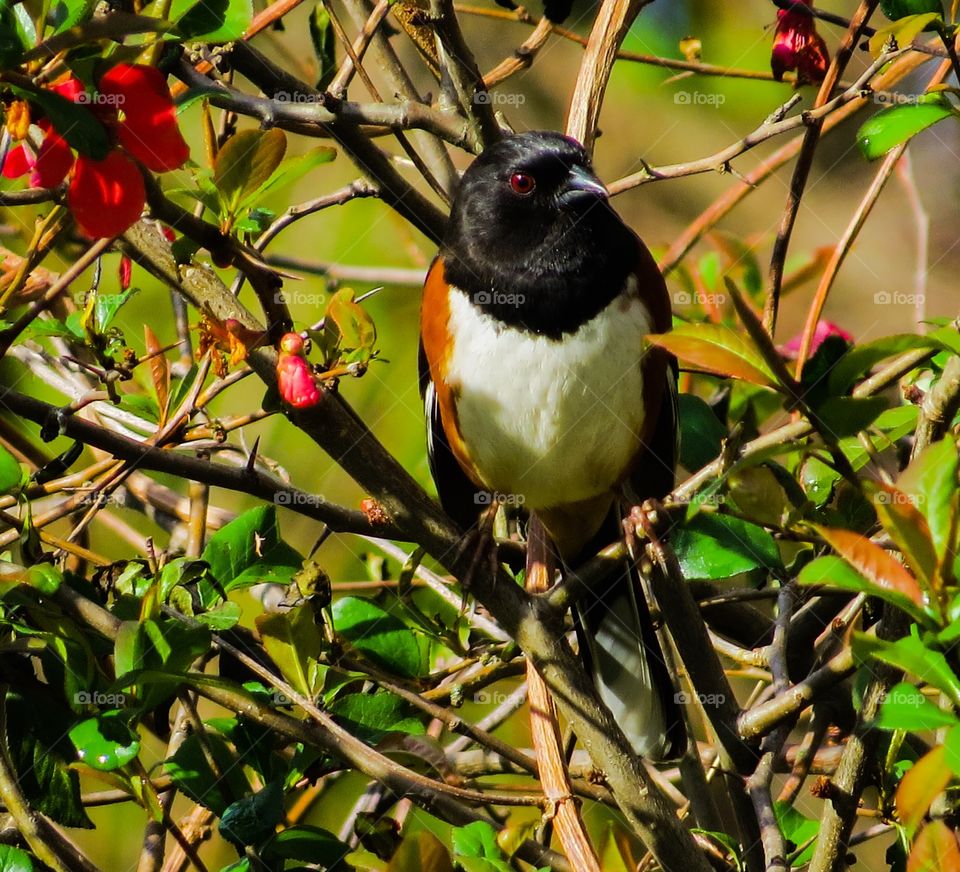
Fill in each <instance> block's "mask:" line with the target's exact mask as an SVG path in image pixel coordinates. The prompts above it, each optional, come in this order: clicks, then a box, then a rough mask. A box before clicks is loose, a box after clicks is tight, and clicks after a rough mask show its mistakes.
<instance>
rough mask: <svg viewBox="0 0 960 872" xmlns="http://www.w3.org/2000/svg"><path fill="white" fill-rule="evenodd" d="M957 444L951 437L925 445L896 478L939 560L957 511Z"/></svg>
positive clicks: (946, 551)
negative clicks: (925, 527) (921, 520)
mask: <svg viewBox="0 0 960 872" xmlns="http://www.w3.org/2000/svg"><path fill="white" fill-rule="evenodd" d="M957 474H958V461H957V446H956V444H955V443H954V441H953V439H952V438H951V437H949V436H948V437H947V438H946V439H942V440H941V441H940V442H936V443H934V444H933V445H930V446H928V447H927V448H926V449H925V450H924V451H923V452H921V454H920V455H919V457H917V458H915V459H914V460H913V461H912V462H911V464H910V465H909V466H908V467H907V468H906V469H905V470H904V472H903V473H902V474H901V476H900V478H899V479H898V480H897V487H898V488H899V489H900V490H901V491H903V492H904V493H906V494H909V496H910V497H911V498H912V502H913V503H914V504H915V505H916V507H917V509H918V510H919V512H920V514H921V515H923V516H924V517H925V518H926V519H927V525H928V526H929V528H930V538H931V539H932V540H933V546H934V549H935V550H936V552H937V558H938V559H939V560H940V562H941V564H942V563H943V562H944V561H945V560H946V558H947V557H948V555H949V552H950V549H951V546H952V542H951V534H952V530H953V521H954V516H955V514H956V512H957Z"/></svg>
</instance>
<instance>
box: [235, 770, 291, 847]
mask: <svg viewBox="0 0 960 872" xmlns="http://www.w3.org/2000/svg"><path fill="white" fill-rule="evenodd" d="M281 820H283V785H282V784H281V782H280V781H271V782H269V783H268V784H266V785H264V787H263V789H262V790H260V791H258V792H257V793H255V794H254V795H253V796H245V797H243V798H242V799H238V800H237V801H236V802H234V803H232V804H231V805H230V806H228V807H227V808H226V809H225V810H224V812H223V814H222V815H220V835H221V836H223V837H224V838H225V839H226V840H227V841H228V842H231V843H232V844H234V845H236V846H237V847H238V848H241V849H242V848H243V847H244V846H246V845H259V844H260V843H261V842H262V841H264V840H265V839H267V838H269V837H270V836H271V835H272V834H273V831H274V830H275V829H276V826H277V824H278V823H280V821H281Z"/></svg>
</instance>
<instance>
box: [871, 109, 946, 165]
mask: <svg viewBox="0 0 960 872" xmlns="http://www.w3.org/2000/svg"><path fill="white" fill-rule="evenodd" d="M953 114H954V112H953V108H952V107H951V105H950V104H949V103H948V102H947V100H946V98H944V97H943V96H942V95H941V94H939V93H936V94H932V95H929V96H928V97H920V98H918V102H917V103H911V104H904V105H902V106H892V107H891V108H889V109H884V110H882V111H881V112H878V113H877V114H876V115H874V116H873V118H870V119H868V120H867V121H866V122H864V124H863V126H862V127H861V128H860V129H859V130H858V131H857V145H859V146H860V151H861V152H863V156H864V157H865V158H866V159H867V160H875V159H876V158H878V157H881V156H882V155H884V154H886V153H887V152H888V151H890V150H891V149H893V148H896V147H897V146H898V145H900V144H901V143H903V142H906V141H907V140H908V139H910V138H911V137H913V136H916V135H917V134H918V133H920V132H921V131H922V130H926V129H927V128H928V127H932V126H933V125H934V124H936V123H937V122H938V121H943V119H944V118H948V117H949V116H950V115H953Z"/></svg>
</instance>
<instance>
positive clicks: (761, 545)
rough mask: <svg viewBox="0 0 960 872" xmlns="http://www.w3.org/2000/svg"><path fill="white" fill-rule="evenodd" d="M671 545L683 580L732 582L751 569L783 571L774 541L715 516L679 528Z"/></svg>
mask: <svg viewBox="0 0 960 872" xmlns="http://www.w3.org/2000/svg"><path fill="white" fill-rule="evenodd" d="M672 545H673V549H674V551H675V552H676V555H677V559H678V560H679V561H680V568H681V569H682V570H683V575H684V577H685V578H688V579H693V578H701V579H721V578H731V577H732V576H734V575H739V574H740V573H742V572H750V571H751V570H753V569H760V568H763V569H767V570H771V571H776V570H777V569H781V568H782V564H781V562H780V550H779V549H778V548H777V543H776V542H775V541H774V539H773V537H772V536H771V535H770V534H769V533H768V532H767V531H766V530H764V529H763V527H760V526H758V525H757V524H751V523H749V522H748V521H741V520H740V519H739V518H734V517H732V516H730V515H721V514H719V513H717V512H711V513H701V514H698V515H696V516H695V517H693V518H690V519H689V520H687V521H686V522H685V523H684V524H682V525H680V526H678V527H677V528H676V529H675V530H674V531H673V534H672Z"/></svg>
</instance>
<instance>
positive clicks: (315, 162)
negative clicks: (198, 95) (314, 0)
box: [244, 6, 337, 203]
mask: <svg viewBox="0 0 960 872" xmlns="http://www.w3.org/2000/svg"><path fill="white" fill-rule="evenodd" d="M317 8H318V9H319V8H322V7H321V6H318V7H317ZM336 156H337V150H336V149H335V148H332V147H331V146H329V145H318V146H317V147H316V148H312V149H310V151H308V152H305V153H304V154H298V155H297V156H296V157H291V158H287V159H286V160H285V161H284V162H283V163H282V164H280V166H279V167H277V169H276V170H274V172H273V174H272V175H271V176H270V178H269V179H267V180H266V181H265V182H264V183H263V184H262V185H261V186H260V187H259V188H257V189H256V190H255V191H254V192H253V193H252V194H251V195H250V196H251V197H254V198H257V199H260V198H262V197H264V196H266V194H268V193H269V192H270V191H272V190H274V189H275V188H279V187H282V186H284V185H294V184H296V183H297V182H299V181H300V179H302V178H303V177H304V176H305V175H306V174H307V173H309V172H310V170H312V169H314V168H316V167H318V166H320V165H321V164H325V163H330V161H332V160H333V159H334V158H335V157H336ZM246 202H247V200H245V201H244V203H246Z"/></svg>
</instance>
